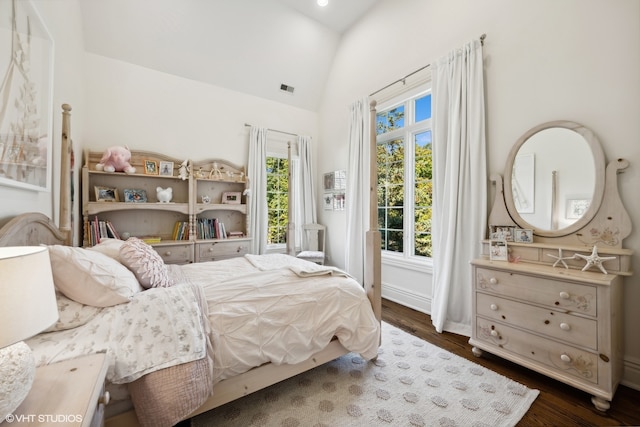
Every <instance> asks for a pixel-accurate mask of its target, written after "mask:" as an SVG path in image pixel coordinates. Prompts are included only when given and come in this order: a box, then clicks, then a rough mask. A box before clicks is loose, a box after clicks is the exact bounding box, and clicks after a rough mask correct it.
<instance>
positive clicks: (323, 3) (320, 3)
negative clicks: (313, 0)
mask: <svg viewBox="0 0 640 427" xmlns="http://www.w3.org/2000/svg"><path fill="white" fill-rule="evenodd" d="M328 4H329V0H318V6H320V7H325V6H326V5H328Z"/></svg>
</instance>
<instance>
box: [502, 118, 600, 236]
mask: <svg viewBox="0 0 640 427" xmlns="http://www.w3.org/2000/svg"><path fill="white" fill-rule="evenodd" d="M604 171H605V159H604V153H603V151H602V147H601V146H600V143H599V141H598V139H597V137H596V136H595V135H594V134H593V132H591V131H590V130H589V129H587V128H586V127H584V126H582V125H580V124H578V123H574V122H567V121H554V122H548V123H543V124H541V125H539V126H536V127H534V128H532V129H530V130H529V131H528V132H526V133H525V134H524V135H523V136H522V137H521V138H520V139H519V140H518V141H517V142H516V144H515V145H514V146H513V148H512V149H511V152H510V153H509V158H508V159H507V164H506V167H505V173H504V196H505V197H504V198H505V204H506V205H507V209H508V211H509V215H511V218H512V219H513V220H514V221H515V222H516V224H518V226H519V227H521V228H526V229H532V230H533V232H534V234H536V235H539V236H546V237H560V236H566V235H567V234H571V233H573V232H575V231H577V230H580V229H581V228H582V227H584V226H585V225H586V224H587V223H588V222H589V221H591V219H593V217H594V215H595V214H596V212H597V211H598V209H599V208H600V203H601V202H602V197H603V194H604V179H605V173H604Z"/></svg>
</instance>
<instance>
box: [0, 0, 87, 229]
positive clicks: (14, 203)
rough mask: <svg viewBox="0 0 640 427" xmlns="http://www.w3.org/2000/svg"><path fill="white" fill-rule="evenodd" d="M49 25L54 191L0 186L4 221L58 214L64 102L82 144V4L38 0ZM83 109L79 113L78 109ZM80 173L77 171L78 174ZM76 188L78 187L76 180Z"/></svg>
mask: <svg viewBox="0 0 640 427" xmlns="http://www.w3.org/2000/svg"><path fill="white" fill-rule="evenodd" d="M33 4H34V6H35V8H36V9H37V10H38V12H39V13H40V15H41V17H42V19H43V21H44V23H45V25H46V26H47V28H48V30H49V32H50V33H51V36H52V37H53V39H54V55H55V57H54V91H53V160H52V162H53V165H54V170H53V171H52V173H53V181H52V183H53V185H52V187H53V191H52V192H36V191H28V190H23V189H17V188H12V187H5V186H0V200H2V203H0V222H6V221H7V220H8V219H11V217H13V216H15V215H16V214H19V213H22V212H42V213H44V214H46V215H47V216H49V217H53V218H56V221H57V217H58V209H59V207H58V201H59V198H58V194H59V193H58V189H59V187H60V180H59V174H60V171H59V169H58V165H59V164H60V141H61V136H60V128H61V123H62V114H61V113H62V109H61V105H62V104H64V103H68V104H70V105H71V106H72V108H74V111H73V112H72V114H74V115H76V116H77V118H76V122H77V124H74V125H73V126H74V127H73V131H74V134H73V137H74V145H76V146H79V145H81V143H82V142H81V139H82V138H81V137H80V135H81V134H82V116H83V114H82V110H83V108H82V107H83V103H84V88H83V80H84V69H83V63H84V60H83V58H84V47H83V40H82V22H81V19H80V6H79V4H78V1H77V0H69V1H64V2H57V1H56V2H52V1H48V0H34V1H33ZM76 109H78V110H79V112H78V113H76V112H75V110H76ZM77 175H78V174H76V177H77ZM76 188H78V185H77V181H76Z"/></svg>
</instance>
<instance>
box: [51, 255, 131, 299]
mask: <svg viewBox="0 0 640 427" xmlns="http://www.w3.org/2000/svg"><path fill="white" fill-rule="evenodd" d="M49 256H50V258H51V269H52V271H53V282H54V284H55V286H56V288H57V289H58V290H59V291H60V292H62V293H63V294H64V295H65V296H66V297H67V298H70V299H72V300H74V301H77V302H80V303H82V304H86V305H92V306H94V307H109V306H112V305H117V304H122V303H125V302H129V300H131V298H132V297H133V296H134V295H135V294H136V293H137V292H140V291H142V288H141V287H140V284H139V283H138V281H137V280H136V277H135V276H134V275H133V273H131V272H130V271H129V270H128V269H127V268H126V267H125V266H123V265H122V264H120V263H119V262H118V261H116V260H114V259H113V258H109V257H108V256H107V255H104V254H102V253H100V252H97V251H89V250H86V249H83V248H77V247H72V246H62V245H51V246H49Z"/></svg>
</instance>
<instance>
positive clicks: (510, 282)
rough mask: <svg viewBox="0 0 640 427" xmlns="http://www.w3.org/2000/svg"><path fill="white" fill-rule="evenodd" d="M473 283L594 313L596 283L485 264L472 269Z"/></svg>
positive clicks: (519, 296) (478, 288)
mask: <svg viewBox="0 0 640 427" xmlns="http://www.w3.org/2000/svg"><path fill="white" fill-rule="evenodd" d="M475 284H476V289H477V290H481V291H486V292H494V293H498V294H500V295H503V296H506V297H511V298H517V299H519V300H524V301H528V302H531V303H535V304H541V305H547V306H550V307H555V308H556V309H559V310H565V311H575V312H578V313H582V314H586V315H589V316H596V315H597V301H596V299H597V288H596V286H591V285H584V284H579V283H575V282H569V281H562V280H553V279H546V278H542V277H534V276H529V275H526V274H519V273H512V272H508V271H499V270H492V269H487V268H477V269H476V280H475Z"/></svg>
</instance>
